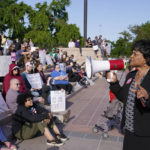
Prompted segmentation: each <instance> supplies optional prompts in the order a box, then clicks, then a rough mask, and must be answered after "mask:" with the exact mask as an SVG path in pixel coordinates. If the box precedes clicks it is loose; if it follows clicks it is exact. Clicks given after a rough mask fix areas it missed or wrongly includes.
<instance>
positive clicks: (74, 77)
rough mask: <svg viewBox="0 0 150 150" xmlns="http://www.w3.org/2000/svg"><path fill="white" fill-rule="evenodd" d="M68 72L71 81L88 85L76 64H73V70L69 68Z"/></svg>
mask: <svg viewBox="0 0 150 150" xmlns="http://www.w3.org/2000/svg"><path fill="white" fill-rule="evenodd" d="M67 73H68V78H69V82H78V83H79V84H80V85H81V86H84V87H85V88H86V87H87V86H86V84H85V83H84V82H83V80H82V77H81V76H80V74H79V72H78V71H77V70H76V67H75V66H73V67H72V69H71V70H68V71H67Z"/></svg>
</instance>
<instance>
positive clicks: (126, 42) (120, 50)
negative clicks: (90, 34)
mask: <svg viewBox="0 0 150 150" xmlns="http://www.w3.org/2000/svg"><path fill="white" fill-rule="evenodd" d="M120 34H121V35H122V37H119V39H118V40H117V41H116V43H114V42H113V43H112V46H113V49H112V51H111V56H113V57H119V56H129V55H130V54H131V51H130V49H131V45H132V42H131V40H132V36H131V34H130V33H129V32H127V31H123V32H121V33H120Z"/></svg>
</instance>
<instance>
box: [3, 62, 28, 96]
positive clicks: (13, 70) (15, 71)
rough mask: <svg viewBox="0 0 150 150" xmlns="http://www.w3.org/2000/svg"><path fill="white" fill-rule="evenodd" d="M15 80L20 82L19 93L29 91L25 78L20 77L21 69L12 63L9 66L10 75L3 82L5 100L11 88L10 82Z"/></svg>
mask: <svg viewBox="0 0 150 150" xmlns="http://www.w3.org/2000/svg"><path fill="white" fill-rule="evenodd" d="M13 78H15V79H18V80H19V82H20V88H19V92H21V93H24V92H26V91H27V90H26V87H25V83H24V81H23V78H22V76H21V75H20V70H19V67H18V66H17V65H16V64H14V63H12V64H10V65H9V73H8V74H7V75H6V76H5V77H4V81H3V96H4V98H5V96H6V94H7V92H8V90H9V88H10V80H11V79H13Z"/></svg>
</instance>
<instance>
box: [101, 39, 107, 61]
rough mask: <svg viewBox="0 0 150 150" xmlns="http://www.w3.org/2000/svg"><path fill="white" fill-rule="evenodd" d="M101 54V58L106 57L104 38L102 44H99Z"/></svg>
mask: <svg viewBox="0 0 150 150" xmlns="http://www.w3.org/2000/svg"><path fill="white" fill-rule="evenodd" d="M101 54H102V57H103V58H106V57H107V43H106V38H104V40H103V42H102V43H101Z"/></svg>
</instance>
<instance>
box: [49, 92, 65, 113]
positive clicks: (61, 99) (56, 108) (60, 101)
mask: <svg viewBox="0 0 150 150" xmlns="http://www.w3.org/2000/svg"><path fill="white" fill-rule="evenodd" d="M65 110H66V97H65V91H61V90H60V91H51V111H52V112H61V111H65Z"/></svg>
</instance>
